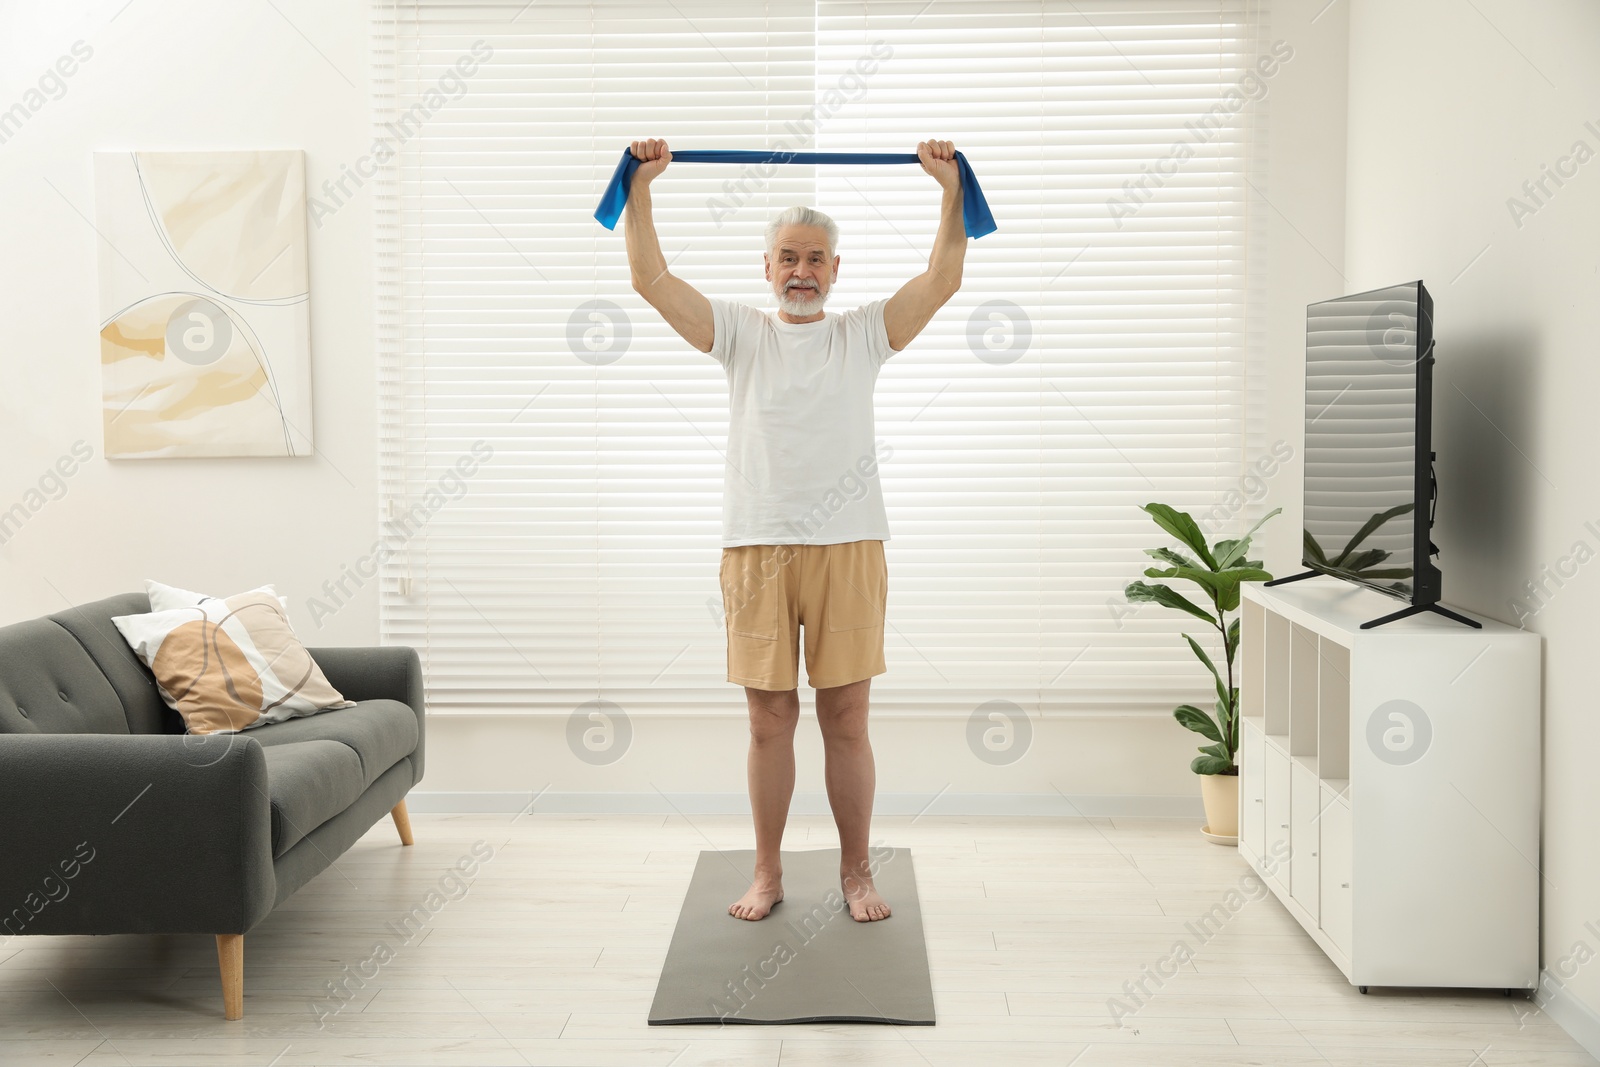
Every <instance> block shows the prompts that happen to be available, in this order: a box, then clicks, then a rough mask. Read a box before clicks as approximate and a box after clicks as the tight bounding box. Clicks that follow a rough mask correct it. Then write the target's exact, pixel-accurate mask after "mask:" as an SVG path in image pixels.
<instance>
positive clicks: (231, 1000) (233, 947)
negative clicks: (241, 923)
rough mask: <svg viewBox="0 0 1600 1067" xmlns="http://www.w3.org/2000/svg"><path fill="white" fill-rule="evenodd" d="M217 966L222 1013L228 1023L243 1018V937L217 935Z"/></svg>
mask: <svg viewBox="0 0 1600 1067" xmlns="http://www.w3.org/2000/svg"><path fill="white" fill-rule="evenodd" d="M217 964H218V966H219V967H220V968H221V970H222V1013H223V1017H224V1018H225V1019H227V1020H228V1021H229V1022H232V1021H235V1020H237V1019H243V1018H244V935H243V934H218V935H217Z"/></svg>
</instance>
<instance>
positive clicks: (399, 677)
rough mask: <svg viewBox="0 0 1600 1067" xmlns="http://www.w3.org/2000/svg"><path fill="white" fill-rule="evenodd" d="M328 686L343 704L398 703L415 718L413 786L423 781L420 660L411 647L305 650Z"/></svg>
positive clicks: (422, 695) (381, 646)
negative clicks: (341, 698) (345, 702)
mask: <svg viewBox="0 0 1600 1067" xmlns="http://www.w3.org/2000/svg"><path fill="white" fill-rule="evenodd" d="M306 651H308V652H310V653H311V658H312V659H314V660H316V661H317V666H318V667H321V668H322V673H323V674H324V675H326V676H327V679H328V684H330V685H332V686H333V687H334V688H335V689H337V690H338V691H339V693H340V695H341V696H343V697H344V698H345V699H346V700H398V701H399V702H400V703H402V704H405V705H406V706H407V707H409V708H410V709H411V710H412V711H413V712H415V713H416V716H417V749H416V751H415V752H414V753H413V754H412V756H411V764H412V766H413V767H415V768H416V778H415V779H414V781H415V782H420V781H422V764H423V757H424V755H425V752H424V748H425V746H424V744H423V741H424V737H425V735H424V731H423V726H424V723H423V711H424V707H423V705H424V704H425V703H426V698H425V696H424V694H423V687H422V658H421V657H420V656H418V655H417V650H416V649H414V648H412V647H411V646H410V645H373V646H367V647H356V648H340V647H333V646H328V647H324V648H308V649H307V650H306Z"/></svg>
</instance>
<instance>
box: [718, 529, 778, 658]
mask: <svg viewBox="0 0 1600 1067" xmlns="http://www.w3.org/2000/svg"><path fill="white" fill-rule="evenodd" d="M765 547H768V546H760V545H740V546H737V549H736V550H733V551H730V550H726V549H725V550H723V553H722V571H721V575H720V582H721V584H722V617H723V622H724V625H725V626H726V627H727V631H728V636H730V637H753V638H756V639H757V640H760V641H776V640H777V639H778V616H779V612H780V610H781V609H782V607H783V575H782V573H781V572H775V570H774V565H773V563H771V562H768V561H767V560H765V559H764V558H763V557H762V555H761V553H760V552H759V551H757V549H760V548H765ZM747 550H748V551H747ZM763 564H765V567H763ZM769 575H770V576H769Z"/></svg>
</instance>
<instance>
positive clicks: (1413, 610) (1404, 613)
mask: <svg viewBox="0 0 1600 1067" xmlns="http://www.w3.org/2000/svg"><path fill="white" fill-rule="evenodd" d="M1322 573H1323V572H1322V571H1301V572H1300V573H1299V574H1291V575H1289V576H1288V577H1287V578H1274V579H1272V580H1271V581H1270V582H1262V583H1261V584H1262V585H1267V586H1272V585H1287V584H1288V583H1289V582H1298V581H1301V580H1302V579H1305V578H1315V577H1317V576H1318V575H1320V574H1322ZM1352 584H1354V583H1352ZM1424 611H1432V612H1435V613H1437V614H1439V615H1443V616H1444V617H1445V618H1447V619H1454V620H1455V621H1456V622H1462V623H1466V624H1467V625H1468V626H1471V627H1472V628H1473V629H1475V630H1481V629H1483V623H1481V622H1477V621H1476V620H1473V619H1469V618H1467V617H1466V616H1465V615H1458V614H1456V613H1455V612H1453V611H1451V610H1450V609H1449V608H1446V607H1441V606H1439V605H1438V604H1412V605H1411V606H1410V607H1408V608H1401V609H1400V610H1399V611H1396V612H1394V613H1393V614H1391V615H1384V616H1382V617H1381V618H1377V619H1371V620H1369V621H1367V622H1364V623H1362V624H1361V629H1363V630H1370V629H1372V628H1373V627H1374V626H1382V625H1383V624H1384V623H1386V622H1394V621H1395V620H1396V619H1405V618H1409V617H1411V616H1412V615H1420V614H1422V613H1423V612H1424Z"/></svg>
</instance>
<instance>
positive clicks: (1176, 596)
mask: <svg viewBox="0 0 1600 1067" xmlns="http://www.w3.org/2000/svg"><path fill="white" fill-rule="evenodd" d="M1123 593H1124V594H1125V595H1126V596H1127V598H1128V599H1129V600H1130V601H1135V602H1138V601H1145V602H1148V603H1152V604H1165V605H1166V606H1167V607H1169V608H1175V609H1176V610H1178V611H1187V612H1188V613H1189V614H1190V615H1193V616H1194V617H1195V618H1197V619H1204V620H1205V621H1206V622H1208V623H1210V624H1211V625H1213V626H1215V625H1216V624H1217V620H1216V619H1215V618H1214V617H1213V616H1212V614H1211V613H1210V612H1209V611H1205V610H1202V609H1201V608H1200V607H1199V606H1198V605H1196V604H1195V603H1194V602H1193V601H1191V600H1190V599H1189V598H1188V597H1186V596H1184V595H1183V594H1182V593H1180V592H1178V591H1177V590H1176V589H1173V588H1172V587H1171V586H1166V585H1149V584H1147V583H1145V582H1130V583H1129V584H1128V586H1127V588H1126V589H1124V590H1123Z"/></svg>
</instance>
